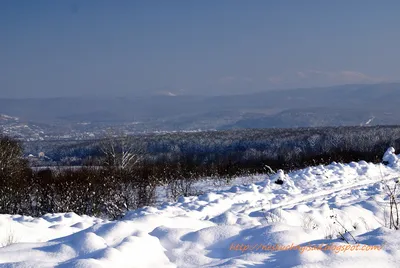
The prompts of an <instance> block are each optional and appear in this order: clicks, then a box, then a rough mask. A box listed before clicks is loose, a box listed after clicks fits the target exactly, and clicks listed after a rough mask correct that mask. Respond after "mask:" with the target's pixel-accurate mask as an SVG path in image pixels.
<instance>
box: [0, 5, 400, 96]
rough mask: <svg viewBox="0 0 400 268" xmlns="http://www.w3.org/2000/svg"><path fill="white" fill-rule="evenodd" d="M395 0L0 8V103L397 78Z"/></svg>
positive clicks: (399, 45) (399, 20)
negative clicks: (5, 99) (13, 99)
mask: <svg viewBox="0 0 400 268" xmlns="http://www.w3.org/2000/svg"><path fill="white" fill-rule="evenodd" d="M399 14H400V1H394V0H393V1H385V0H383V1H371V0H363V1H361V0H359V1H356V0H335V1H311V0H310V1H307V0H303V1H294V0H293V1H285V0H279V1H278V0H277V1H273V0H268V1H267V0H251V1H245V0H242V1H235V0H217V1H211V0H203V1H200V0H199V1H190V0H181V1H174V0H170V1H152V0H142V1H139V0H132V1H119V0H116V1H111V0H110V1H100V0H99V1H92V0H87V1H62V0H60V1H41V0H35V1H28V0H26V1H20V0H2V1H0V40H1V42H0V97H54V96H82V95H85V96H92V95H100V96H105V95H108V96H110V95H111V96H128V95H129V96H130V95H138V94H139V95H143V94H156V93H160V92H172V93H174V94H215V95H219V94H236V93H246V92H255V91H263V90H271V89H280V88H293V87H309V86H320V85H322V86H325V85H334V84H347V83H375V82H385V81H398V80H399V78H400V51H399V50H400V31H399V26H400V16H399Z"/></svg>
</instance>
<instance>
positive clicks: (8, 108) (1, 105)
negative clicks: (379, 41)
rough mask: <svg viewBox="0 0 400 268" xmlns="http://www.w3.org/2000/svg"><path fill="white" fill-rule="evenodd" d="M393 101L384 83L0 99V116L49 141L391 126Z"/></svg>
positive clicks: (395, 92) (394, 87)
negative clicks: (106, 134) (110, 131)
mask: <svg viewBox="0 0 400 268" xmlns="http://www.w3.org/2000/svg"><path fill="white" fill-rule="evenodd" d="M399 98H400V84H399V83H387V84H367V85H342V86H333V87H325V88H302V89H290V90H275V91H266V92H261V93H251V94H242V95H224V96H183V95H182V96H180V95H177V96H159V95H155V96H150V95H144V96H140V97H139V96H136V97H133V96H130V97H124V98H99V97H92V98H88V97H86V98H51V99H40V98H37V99H0V113H2V114H7V115H10V116H13V117H18V118H19V120H20V122H21V123H25V124H26V125H28V126H30V125H32V124H33V125H39V123H40V124H43V123H44V124H45V125H43V127H42V128H41V131H43V132H44V133H45V134H48V136H49V137H51V138H56V137H57V135H58V136H62V135H61V133H65V132H69V133H72V134H71V135H72V136H76V137H80V138H82V137H90V136H91V135H92V136H96V135H97V136H98V135H101V134H102V133H103V132H102V131H103V130H104V129H105V128H107V127H115V128H119V129H123V130H124V131H126V132H129V133H138V132H154V131H179V130H181V131H182V130H199V129H201V130H210V129H232V128H272V127H284V128H288V127H312V126H314V127H315V126H351V125H355V126H359V125H394V124H400V118H399V116H398V114H399V112H400V108H399V106H398V100H399ZM0 125H1V127H2V128H3V129H5V130H9V129H10V128H12V127H13V125H12V124H11V123H9V122H6V121H4V120H2V121H1V122H0ZM9 132H10V131H9ZM17 134H18V133H17ZM35 135H39V134H37V132H35ZM25 136H26V137H28V138H29V135H28V134H26V135H25ZM39 136H40V137H41V138H46V137H44V136H46V135H39ZM47 138H48V137H47Z"/></svg>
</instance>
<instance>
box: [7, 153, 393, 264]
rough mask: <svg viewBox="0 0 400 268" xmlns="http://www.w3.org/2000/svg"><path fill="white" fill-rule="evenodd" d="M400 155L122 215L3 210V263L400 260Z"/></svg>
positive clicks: (320, 168)
mask: <svg viewBox="0 0 400 268" xmlns="http://www.w3.org/2000/svg"><path fill="white" fill-rule="evenodd" d="M398 159H399V158H398V156H396V155H395V154H394V150H388V152H387V153H386V154H385V156H384V160H385V161H387V162H389V165H387V166H385V165H382V164H378V165H376V164H371V163H366V162H364V161H361V162H358V163H354V162H352V163H349V164H340V163H332V164H331V165H327V166H316V167H308V168H306V169H303V170H298V171H294V172H292V173H289V174H284V173H283V172H278V173H277V174H275V175H273V176H271V177H269V178H268V177H267V176H263V179H262V181H260V182H257V183H252V184H250V185H237V186H233V187H231V188H230V189H224V190H214V191H210V192H208V193H206V194H203V195H200V196H197V197H185V198H183V197H182V198H180V199H179V200H178V202H174V203H164V204H161V205H160V206H158V207H147V208H143V209H140V210H137V211H131V212H130V213H128V214H127V215H126V216H125V217H124V218H123V219H122V220H119V221H105V220H101V219H97V218H93V217H88V216H78V215H76V214H74V213H64V214H51V215H50V214H49V215H45V216H43V217H41V218H32V217H25V216H17V215H0V243H2V244H3V247H1V248H0V266H1V267H3V266H4V267H55V266H56V267H363V268H366V267H377V266H378V267H380V268H383V267H399V265H400V231H394V230H390V229H388V228H386V227H385V225H387V221H388V217H387V212H388V202H387V200H388V196H387V190H386V188H385V187H386V185H393V184H394V183H395V182H394V181H395V179H397V178H399V177H400V164H399V163H398ZM259 178H262V177H259ZM279 178H280V179H281V180H283V181H284V183H283V185H278V184H276V183H274V182H275V181H276V180H277V179H279ZM203 190H204V189H203ZM385 215H386V216H385ZM345 230H347V231H348V232H345ZM342 236H343V237H344V239H345V240H347V241H348V243H349V244H348V243H347V242H346V241H345V240H344V239H343V238H341V237H342ZM285 246H286V250H282V249H283V248H282V247H285ZM287 246H291V248H287Z"/></svg>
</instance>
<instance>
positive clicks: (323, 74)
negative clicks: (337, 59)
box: [297, 70, 385, 83]
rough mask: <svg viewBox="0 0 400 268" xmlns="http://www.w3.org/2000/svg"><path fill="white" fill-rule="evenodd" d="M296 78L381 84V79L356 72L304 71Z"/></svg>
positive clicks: (382, 79) (298, 73)
mask: <svg viewBox="0 0 400 268" xmlns="http://www.w3.org/2000/svg"><path fill="white" fill-rule="evenodd" d="M297 76H298V77H299V78H301V79H309V80H318V81H320V80H325V81H326V82H331V83H370V82H376V83H378V82H383V81H385V79H384V78H382V77H375V76H370V75H367V74H364V73H361V72H358V71H349V70H342V71H321V70H306V71H299V72H297Z"/></svg>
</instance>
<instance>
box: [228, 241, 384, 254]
mask: <svg viewBox="0 0 400 268" xmlns="http://www.w3.org/2000/svg"><path fill="white" fill-rule="evenodd" d="M229 250H232V251H241V252H243V253H244V252H246V251H285V250H298V251H299V252H300V253H303V252H307V251H314V250H322V251H332V252H334V253H344V252H352V251H353V252H354V251H379V250H382V245H360V244H356V245H335V244H315V245H312V244H308V245H302V246H300V245H295V244H291V245H280V244H275V245H271V244H270V245H268V244H267V245H266V244H253V245H251V244H236V243H232V244H231V245H230V247H229Z"/></svg>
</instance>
